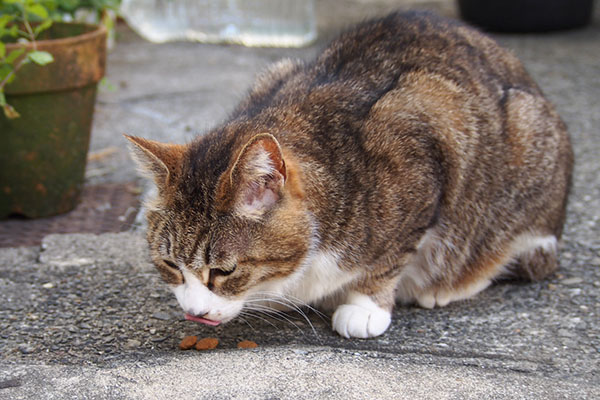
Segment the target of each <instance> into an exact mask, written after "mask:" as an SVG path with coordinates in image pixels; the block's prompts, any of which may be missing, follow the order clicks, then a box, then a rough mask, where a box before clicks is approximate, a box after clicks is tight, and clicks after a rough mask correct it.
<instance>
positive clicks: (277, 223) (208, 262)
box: [127, 133, 313, 324]
mask: <svg viewBox="0 0 600 400" xmlns="http://www.w3.org/2000/svg"><path fill="white" fill-rule="evenodd" d="M127 138H128V139H129V140H130V142H131V143H132V144H133V145H132V154H133V157H134V159H135V160H136V161H137V163H138V165H139V168H140V170H141V171H142V172H144V173H145V174H146V175H147V176H149V177H150V178H151V179H152V180H153V181H154V182H155V183H156V187H157V189H158V194H157V196H156V198H155V199H153V200H151V201H150V202H148V203H147V204H146V213H147V218H148V235H147V236H148V242H149V245H150V251H151V256H152V260H153V262H154V264H155V265H156V267H157V269H158V271H159V272H160V274H161V277H162V278H163V280H164V281H165V282H166V283H168V284H169V285H170V287H171V288H172V289H173V291H174V293H175V295H176V297H177V300H178V301H179V304H180V305H181V307H182V308H183V310H184V312H185V313H186V314H188V315H187V316H188V318H191V316H196V317H199V318H196V320H198V321H200V322H205V323H209V324H211V323H212V322H213V321H214V322H215V323H216V322H227V321H229V320H231V319H232V318H234V317H235V316H237V315H238V314H239V313H240V311H241V310H242V309H243V307H244V305H245V304H246V302H248V301H253V299H254V298H257V297H261V295H262V293H261V292H262V291H266V290H271V289H272V288H273V287H277V286H281V285H286V284H287V283H289V282H290V281H292V280H294V277H295V276H296V275H298V273H299V270H300V269H301V268H302V265H303V261H304V259H305V258H306V256H307V254H308V252H309V251H310V248H311V242H312V240H313V238H312V235H313V229H312V222H311V218H310V214H309V213H308V212H307V210H306V209H305V207H304V201H303V197H304V191H303V188H302V182H301V177H300V173H299V171H298V167H297V165H296V162H295V161H294V159H293V157H292V156H291V154H289V153H288V152H286V151H285V149H282V148H281V146H280V145H279V143H278V141H277V140H276V139H275V138H274V137H273V136H272V135H270V134H266V133H263V134H258V135H255V136H250V138H249V139H246V140H244V139H241V140H240V139H235V138H233V139H231V140H229V141H227V140H223V139H219V138H218V137H216V136H215V135H209V136H206V137H201V138H199V139H197V140H196V141H194V142H192V143H190V144H188V145H174V144H163V143H158V142H155V141H150V140H146V139H142V138H137V137H130V136H128V137H127Z"/></svg>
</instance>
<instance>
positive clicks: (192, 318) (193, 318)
mask: <svg viewBox="0 0 600 400" xmlns="http://www.w3.org/2000/svg"><path fill="white" fill-rule="evenodd" d="M185 319H187V320H188V321H194V322H200V323H201V324H205V325H210V326H217V325H219V324H220V323H221V321H213V320H212V319H207V318H202V317H196V316H194V315H191V314H188V313H185Z"/></svg>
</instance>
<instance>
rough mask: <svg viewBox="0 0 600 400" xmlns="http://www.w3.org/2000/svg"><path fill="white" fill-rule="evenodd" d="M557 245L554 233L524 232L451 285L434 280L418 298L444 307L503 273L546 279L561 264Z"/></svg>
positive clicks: (423, 303) (427, 304)
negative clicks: (435, 282) (558, 258)
mask: <svg viewBox="0 0 600 400" xmlns="http://www.w3.org/2000/svg"><path fill="white" fill-rule="evenodd" d="M556 246H557V240H556V237H555V236H554V235H540V234H534V233H523V234H521V235H518V236H517V237H516V238H514V239H513V240H512V242H511V243H510V244H509V245H508V246H506V247H505V248H504V249H503V250H501V251H498V252H494V253H493V254H488V255H486V256H483V257H480V258H479V259H478V260H477V262H476V263H474V265H471V266H470V268H466V271H469V272H468V273H465V274H463V275H461V276H459V278H458V279H456V280H455V281H454V282H452V284H451V285H448V284H433V285H431V286H430V287H428V288H425V289H424V290H420V291H417V292H416V294H415V300H416V302H417V303H418V304H419V305H420V306H421V307H424V308H433V307H435V306H438V307H443V306H446V305H448V304H449V303H451V302H453V301H458V300H465V299H468V298H471V297H473V296H475V295H476V294H477V293H479V292H481V291H482V290H484V289H485V288H487V287H488V286H489V285H490V284H491V283H492V282H493V281H494V280H495V279H498V278H501V277H511V276H516V277H518V278H525V279H529V280H539V279H542V278H544V277H545V276H547V275H548V274H550V273H551V272H553V271H554V270H555V269H556V268H557V258H556Z"/></svg>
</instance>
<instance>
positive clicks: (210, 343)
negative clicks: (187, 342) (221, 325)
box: [196, 337, 219, 350]
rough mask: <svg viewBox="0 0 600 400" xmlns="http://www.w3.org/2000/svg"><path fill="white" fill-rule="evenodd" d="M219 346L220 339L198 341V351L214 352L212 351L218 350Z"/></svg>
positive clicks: (210, 338)
mask: <svg viewBox="0 0 600 400" xmlns="http://www.w3.org/2000/svg"><path fill="white" fill-rule="evenodd" d="M218 345H219V339H217V338H212V337H207V338H204V339H200V340H198V343H196V350H212V349H216V348H217V346H218Z"/></svg>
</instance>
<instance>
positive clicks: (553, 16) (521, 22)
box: [458, 0, 594, 32]
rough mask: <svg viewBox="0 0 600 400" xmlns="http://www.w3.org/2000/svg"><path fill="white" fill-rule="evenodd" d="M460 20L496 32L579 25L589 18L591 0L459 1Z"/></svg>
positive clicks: (551, 28) (529, 30)
mask: <svg viewBox="0 0 600 400" xmlns="http://www.w3.org/2000/svg"><path fill="white" fill-rule="evenodd" d="M458 5H459V9H460V14H461V16H462V18H463V19H465V20H466V21H469V22H471V23H472V24H474V25H478V26H480V27H482V28H484V29H488V30H491V31H496V32H546V31H554V30H560V29H572V28H579V27H582V26H585V25H587V24H588V23H589V22H590V21H591V18H592V9H593V5H594V0H458Z"/></svg>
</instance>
